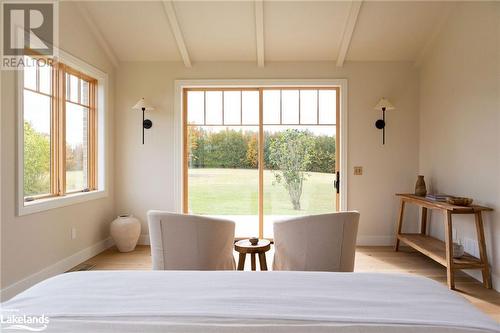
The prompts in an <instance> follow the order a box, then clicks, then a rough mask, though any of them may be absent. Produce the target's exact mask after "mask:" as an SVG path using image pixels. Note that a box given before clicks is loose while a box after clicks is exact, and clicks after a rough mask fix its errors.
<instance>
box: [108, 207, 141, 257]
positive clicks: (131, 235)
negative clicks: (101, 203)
mask: <svg viewBox="0 0 500 333" xmlns="http://www.w3.org/2000/svg"><path fill="white" fill-rule="evenodd" d="M110 231H111V237H113V240H114V241H115V244H116V247H117V248H118V251H120V252H130V251H134V249H135V246H136V245H137V241H138V240H139V236H140V235H141V222H140V221H139V220H138V219H137V218H135V217H134V216H133V215H130V214H125V215H120V216H118V217H117V218H116V219H115V220H114V221H113V222H111V227H110Z"/></svg>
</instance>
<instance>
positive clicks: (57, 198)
mask: <svg viewBox="0 0 500 333" xmlns="http://www.w3.org/2000/svg"><path fill="white" fill-rule="evenodd" d="M57 64H62V65H63V66H65V67H67V68H69V70H68V71H67V72H68V73H70V74H73V75H75V74H77V75H78V76H80V77H82V78H85V79H93V80H95V83H94V89H93V91H94V93H95V99H94V100H95V101H96V103H95V105H91V107H92V108H93V109H94V111H93V112H89V118H90V117H92V119H90V120H89V121H95V122H96V126H92V129H93V130H92V129H90V128H89V131H90V132H89V141H88V145H91V146H90V147H89V151H90V152H93V153H92V154H89V157H88V158H89V161H88V164H89V183H88V188H89V191H77V192H68V193H66V184H65V183H64V182H62V183H61V180H62V179H65V177H66V175H65V164H66V161H65V156H64V155H65V151H66V145H65V120H64V119H63V120H60V121H59V122H58V123H57V124H55V126H59V127H60V126H61V125H64V126H62V127H64V128H62V129H59V130H58V131H56V132H57V133H56V140H54V138H53V135H54V133H53V129H54V124H52V125H51V128H52V130H51V155H56V154H54V150H55V151H59V152H62V155H63V156H55V157H52V156H51V193H50V194H49V195H42V196H33V197H34V198H35V200H33V201H26V200H25V198H26V197H25V196H24V70H19V71H17V75H16V80H17V89H16V93H17V111H18V112H17V125H18V129H17V132H18V135H17V157H18V158H17V177H16V178H17V213H18V215H19V216H22V215H28V214H33V213H36V212H41V211H45V210H48V209H54V208H59V207H64V206H68V205H73V204H76V203H81V202H85V201H89V200H94V199H99V198H104V197H106V196H107V195H108V190H107V188H108V186H107V170H106V168H107V163H106V158H105V157H106V151H107V147H106V146H107V137H106V135H107V131H106V126H107V119H106V118H107V115H106V114H107V112H106V110H107V103H108V75H107V74H106V73H104V72H102V71H101V70H99V69H97V68H95V67H93V66H92V65H89V64H87V63H86V62H84V61H82V60H80V59H78V58H76V57H74V56H72V55H70V54H69V53H66V52H64V51H62V50H58V58H57V61H54V66H57ZM55 73H62V75H61V76H62V77H63V78H64V79H65V73H66V71H59V72H55ZM53 78H54V75H53ZM61 86H63V88H65V83H64V85H61ZM61 86H60V87H61ZM53 87H54V84H53ZM53 89H54V88H53ZM89 91H90V87H89ZM90 93H91V92H89V94H90ZM52 95H53V96H54V92H53V93H52ZM62 97H63V101H62V103H64V104H65V103H66V91H64V94H63V95H62ZM62 103H60V104H62ZM89 103H91V101H89ZM89 109H90V108H89ZM51 114H52V117H53V116H54V114H55V111H54V107H52V108H51ZM62 114H64V113H62ZM54 121H56V120H54V119H52V120H51V123H53V122H54ZM63 123H64V124H63ZM57 137H59V138H57ZM54 145H59V146H58V147H57V148H55V147H54ZM54 167H57V168H59V169H58V171H53V168H54ZM54 175H57V176H58V177H57V178H56V177H54ZM53 178H56V179H53Z"/></svg>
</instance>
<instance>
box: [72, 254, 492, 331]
mask: <svg viewBox="0 0 500 333" xmlns="http://www.w3.org/2000/svg"><path fill="white" fill-rule="evenodd" d="M272 257H273V250H272V249H271V251H269V252H268V253H267V263H268V267H271V266H272V265H271V264H272ZM236 260H237V258H236ZM249 262H250V260H247V261H246V264H248V265H249ZM83 264H90V265H95V266H94V267H93V268H92V269H93V270H149V269H151V255H150V249H149V246H137V248H136V250H135V251H133V252H129V253H120V252H118V250H117V249H116V248H115V247H113V248H111V249H109V250H106V251H104V252H102V253H101V254H99V255H97V256H95V257H93V258H91V259H89V260H87V261H86V262H85V263H83ZM83 264H82V265H83ZM79 266H81V265H79ZM257 266H258V264H257ZM77 268H78V266H77ZM245 269H249V267H245ZM354 270H355V271H356V272H385V273H411V274H415V275H420V276H424V277H428V278H431V279H433V280H436V281H439V282H441V283H442V284H443V285H444V286H446V269H445V268H444V267H443V266H441V265H439V264H438V263H436V262H434V261H433V260H431V259H429V258H427V257H425V256H423V255H421V254H420V253H418V252H414V251H413V250H410V249H408V248H406V247H402V250H401V251H400V252H394V251H393V250H392V248H390V247H358V248H357V250H356V264H355V269H354ZM455 281H456V287H457V292H458V293H460V294H461V295H462V296H464V297H465V298H466V299H468V300H469V301H470V302H471V303H472V304H473V305H475V306H476V307H477V308H479V309H480V310H481V311H483V312H485V313H486V314H488V315H489V316H491V317H492V318H494V319H495V320H496V321H498V322H499V323H500V293H498V292H496V291H494V290H491V289H486V288H484V287H483V286H482V284H480V283H479V282H477V281H476V280H474V279H472V278H471V277H469V276H467V275H466V274H465V273H462V272H457V275H456V278H455Z"/></svg>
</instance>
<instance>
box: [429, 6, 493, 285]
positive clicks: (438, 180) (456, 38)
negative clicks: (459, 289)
mask: <svg viewBox="0 0 500 333" xmlns="http://www.w3.org/2000/svg"><path fill="white" fill-rule="evenodd" d="M499 22H500V3H476V4H470V3H460V4H458V5H457V6H456V7H455V8H454V10H453V11H452V12H451V14H450V16H449V18H448V21H447V22H446V23H445V25H444V27H443V29H442V31H441V32H440V34H439V36H438V38H437V40H436V42H435V44H434V45H433V47H432V51H431V53H430V54H429V55H428V58H427V59H426V60H425V62H424V63H423V66H422V69H421V73H420V172H421V173H422V174H424V175H425V176H426V178H427V181H428V183H429V185H430V187H431V188H432V190H433V191H438V192H443V193H449V194H454V195H462V196H469V197H472V198H474V199H475V201H476V202H477V203H480V204H485V205H488V206H490V207H492V208H494V209H495V212H494V213H486V214H485V228H486V241H487V244H488V254H489V256H490V258H489V259H490V263H491V265H492V266H493V271H494V274H495V276H494V280H496V289H497V290H498V289H499V288H500V224H499V222H500V221H499V217H500V215H499V213H498V211H499V210H500V173H499V170H500V163H499V158H500V137H499V135H500V134H499V133H500V68H499V66H500V53H499V50H500V49H499V45H500V43H499V42H500V40H499V36H500V30H499V29H500V27H499V24H500V23H499ZM441 221H442V218H441V216H439V215H433V216H432V233H433V234H434V235H436V236H438V237H441V238H442V237H443V226H442V223H441ZM455 221H456V223H455V225H456V234H457V238H458V239H459V240H461V241H462V242H463V243H464V244H465V243H466V241H467V240H468V239H475V231H474V224H473V223H471V222H472V221H473V220H471V218H467V219H466V218H459V217H457V218H455ZM465 245H466V246H468V244H465ZM475 276H479V274H475Z"/></svg>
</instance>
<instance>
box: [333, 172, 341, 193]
mask: <svg viewBox="0 0 500 333" xmlns="http://www.w3.org/2000/svg"><path fill="white" fill-rule="evenodd" d="M336 177H337V179H335V181H334V182H333V186H335V189H336V190H337V193H340V171H337V175H336Z"/></svg>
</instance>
